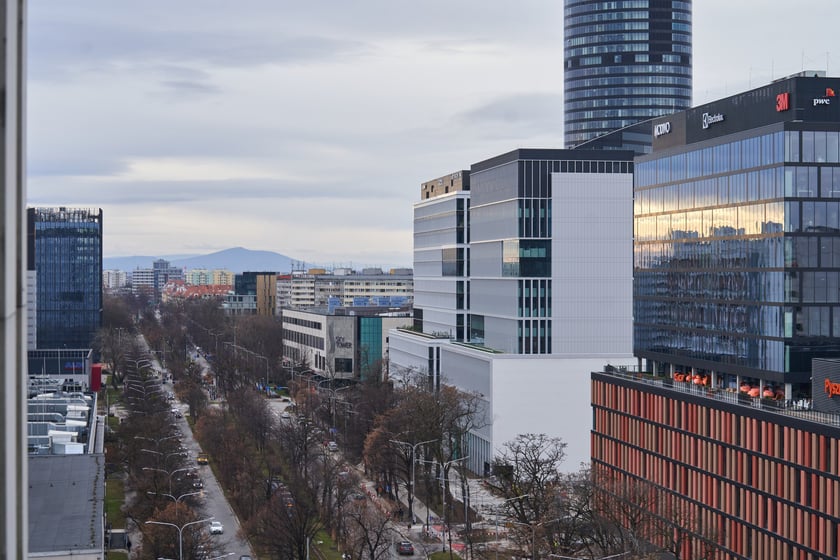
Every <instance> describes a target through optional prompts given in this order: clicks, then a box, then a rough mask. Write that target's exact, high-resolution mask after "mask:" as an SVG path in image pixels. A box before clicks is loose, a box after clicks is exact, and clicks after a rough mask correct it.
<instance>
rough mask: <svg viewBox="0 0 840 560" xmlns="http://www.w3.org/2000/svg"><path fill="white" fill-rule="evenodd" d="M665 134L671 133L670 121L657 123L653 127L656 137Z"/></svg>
mask: <svg viewBox="0 0 840 560" xmlns="http://www.w3.org/2000/svg"><path fill="white" fill-rule="evenodd" d="M664 134H671V123H670V121H669V122H664V123H660V124H658V125H656V126H655V127H653V135H654V137H656V138H659V137H660V136H662V135H664Z"/></svg>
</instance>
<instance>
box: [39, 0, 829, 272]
mask: <svg viewBox="0 0 840 560" xmlns="http://www.w3.org/2000/svg"><path fill="white" fill-rule="evenodd" d="M838 21H840V2H838V1H837V0H819V1H816V0H799V1H798V2H795V3H794V2H781V1H778V0H737V1H733V0H726V1H724V0H695V2H694V8H693V33H694V43H693V60H694V104H695V105H697V104H701V103H704V102H706V101H711V100H714V99H718V98H721V97H725V96H727V95H732V94H735V93H738V92H740V91H744V90H747V89H750V88H751V87H758V86H761V85H764V84H766V83H768V82H769V81H771V79H775V78H779V77H783V76H786V75H789V74H793V73H795V72H799V71H800V70H803V69H807V70H814V69H817V70H827V71H828V74H829V75H833V76H837V75H840V48H837V47H836V44H837V40H836V37H837V33H836V25H837V22H838ZM27 32H28V82H27V88H28V90H27V92H28V97H27V103H28V109H27V127H28V128H27V159H28V167H27V173H28V185H27V188H28V199H29V200H28V202H29V204H30V205H33V206H73V207H82V208H102V209H103V214H104V232H105V233H104V241H103V245H104V247H103V251H104V254H105V256H106V257H114V256H130V255H153V256H164V255H184V254H206V253H211V252H214V251H218V250H222V249H226V248H230V247H236V246H242V247H247V248H249V249H255V250H268V251H275V252H278V253H282V254H284V255H287V256H289V257H291V258H293V259H297V260H301V261H305V262H306V263H307V264H311V265H319V266H353V267H357V268H358V267H362V266H383V267H388V266H411V264H412V263H411V261H412V255H411V251H412V204H413V203H415V202H417V201H419V199H420V184H421V183H422V182H424V181H428V180H430V179H434V178H437V177H440V176H442V175H446V174H448V173H451V172H454V171H458V170H461V169H469V167H470V165H471V164H473V163H476V162H478V161H482V160H485V159H487V158H490V157H493V156H495V155H498V154H501V153H505V152H508V151H510V150H513V149H516V148H521V147H528V148H560V147H563V2H561V1H560V0H518V1H516V2H512V1H504V2H502V1H498V0H481V1H479V0H421V1H418V0H415V1H413V2H409V1H406V0H352V1H346V0H333V1H318V0H313V1H310V2H300V1H296V2H288V1H286V0H241V1H237V2H233V1H230V0H224V1H222V0H177V1H175V2H173V1H171V0H167V1H162V0H143V1H142V2H126V1H118V0H74V1H72V2H68V1H67V0H34V1H32V2H30V3H29V5H28V29H27Z"/></svg>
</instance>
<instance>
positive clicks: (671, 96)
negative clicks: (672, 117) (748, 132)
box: [563, 0, 691, 148]
mask: <svg viewBox="0 0 840 560" xmlns="http://www.w3.org/2000/svg"><path fill="white" fill-rule="evenodd" d="M565 7H566V10H565V24H564V31H565V34H564V37H565V46H564V53H563V60H564V69H565V70H564V72H565V73H564V91H565V98H564V103H565V111H564V113H565V144H566V147H569V148H572V147H574V146H577V145H578V144H580V143H582V142H585V141H587V140H591V139H593V138H596V137H598V136H600V135H602V134H606V133H608V132H612V131H614V130H617V129H620V128H624V127H625V126H629V125H632V124H634V123H637V122H639V121H643V120H646V119H650V118H653V117H658V116H661V115H666V114H670V113H673V112H676V111H680V110H683V109H687V108H689V107H690V106H691V0H680V1H677V0H616V1H613V2H599V1H593V0H565Z"/></svg>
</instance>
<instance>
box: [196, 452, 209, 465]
mask: <svg viewBox="0 0 840 560" xmlns="http://www.w3.org/2000/svg"><path fill="white" fill-rule="evenodd" d="M195 462H196V463H198V464H199V465H206V464H207V463H209V462H210V460H209V459H208V458H207V453H199V454H198V457H197V458H196V460H195Z"/></svg>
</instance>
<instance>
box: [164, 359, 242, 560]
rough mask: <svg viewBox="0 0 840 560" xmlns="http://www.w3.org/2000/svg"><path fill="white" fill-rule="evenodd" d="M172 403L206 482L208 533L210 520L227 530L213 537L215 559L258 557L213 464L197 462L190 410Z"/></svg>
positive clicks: (204, 500)
mask: <svg viewBox="0 0 840 560" xmlns="http://www.w3.org/2000/svg"><path fill="white" fill-rule="evenodd" d="M193 356H195V354H193ZM199 364H200V365H201V366H202V368H204V369H206V368H207V362H205V361H204V359H203V358H202V359H200V360H199ZM164 373H165V372H164ZM163 387H164V390H165V391H170V392H173V393H174V392H175V391H174V388H173V386H172V383H171V382H166V383H164V384H163ZM171 403H172V404H171V407H172V408H174V409H178V410H180V411H181V414H182V417H181V418H175V416H174V415H173V420H174V422H175V423H176V424H177V426H178V430H179V431H180V432H181V434H182V441H183V444H184V446H185V447H186V448H187V453H188V454H189V458H188V459H187V465H188V466H195V468H196V469H197V470H198V474H199V477H200V478H201V481H202V482H203V483H204V488H203V489H202V494H201V496H200V497H201V504H202V507H203V513H204V515H205V517H206V518H207V519H208V521H207V531H208V532H209V530H210V518H212V520H213V521H218V522H220V523H221V524H222V526H223V528H224V532H223V533H222V534H221V535H211V538H212V540H213V543H214V544H215V545H216V547H217V548H218V549H219V551H218V552H216V553H214V555H213V557H214V558H217V557H220V556H228V557H230V558H233V559H238V558H239V557H240V556H242V555H248V556H251V557H252V558H256V556H255V555H254V552H253V551H252V550H251V547H250V545H249V543H248V542H247V541H246V540H244V539H241V538H239V536H238V533H239V528H240V524H239V519H238V518H237V517H236V515H235V514H234V512H233V509H232V508H231V507H230V504H229V503H228V501H227V498H225V495H224V493H223V492H222V489H221V487H220V486H219V483H218V481H217V480H216V477H215V475H214V474H213V469H212V468H211V467H210V465H198V464H197V463H196V459H197V458H198V454H199V453H200V452H201V448H200V447H199V445H198V442H197V441H196V440H195V438H194V437H193V432H192V429H191V428H190V425H189V423H188V421H187V417H188V415H189V407H187V405H185V404H182V403H180V402H178V401H177V400H175V401H171Z"/></svg>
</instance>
